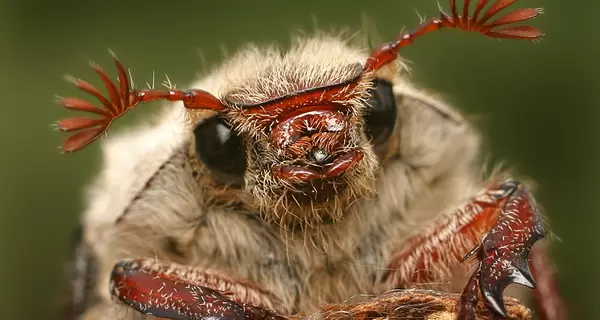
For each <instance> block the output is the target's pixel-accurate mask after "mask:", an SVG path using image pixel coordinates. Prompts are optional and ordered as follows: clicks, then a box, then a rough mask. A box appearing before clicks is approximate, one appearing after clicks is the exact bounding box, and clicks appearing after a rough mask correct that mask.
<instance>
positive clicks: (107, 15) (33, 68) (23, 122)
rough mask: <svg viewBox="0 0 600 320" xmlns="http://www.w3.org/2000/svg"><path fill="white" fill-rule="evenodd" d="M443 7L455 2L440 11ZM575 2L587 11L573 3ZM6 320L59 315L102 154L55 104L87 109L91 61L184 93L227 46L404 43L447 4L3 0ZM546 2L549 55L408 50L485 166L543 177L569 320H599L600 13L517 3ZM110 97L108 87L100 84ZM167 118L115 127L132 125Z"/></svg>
mask: <svg viewBox="0 0 600 320" xmlns="http://www.w3.org/2000/svg"><path fill="white" fill-rule="evenodd" d="M440 2H441V3H442V4H443V5H444V7H447V5H446V3H444V2H446V0H441V1H440ZM576 2H577V3H578V4H575V3H576ZM0 3H1V4H2V7H1V8H0V41H1V42H0V48H1V50H0V53H1V54H2V59H0V66H1V69H0V70H1V74H0V84H1V86H0V88H1V89H0V90H1V92H2V95H1V96H0V99H2V103H1V108H2V109H1V110H2V118H1V123H2V124H1V125H0V133H1V135H0V141H1V150H2V151H1V152H2V155H1V157H0V178H1V180H0V181H2V184H0V205H1V211H0V214H1V216H0V274H1V275H2V281H1V282H0V283H1V285H0V310H2V312H1V315H0V318H2V319H19V320H23V319H54V317H53V316H51V315H49V311H50V310H51V308H52V305H53V304H54V303H56V302H57V301H58V296H57V294H56V291H57V290H58V289H59V288H60V287H61V286H62V285H63V279H62V278H61V276H62V274H61V272H62V270H61V268H62V263H63V259H64V258H65V256H66V254H67V251H68V247H69V246H68V242H69V241H68V240H69V237H70V232H71V229H72V228H73V227H74V226H75V225H76V223H77V219H78V215H79V214H80V212H81V210H82V207H83V202H82V192H81V190H82V186H83V185H84V184H85V183H86V182H87V181H89V180H90V179H91V178H92V176H93V175H94V174H95V173H96V172H97V170H98V169H99V165H100V161H99V160H100V159H101V157H100V153H99V145H98V144H95V145H93V146H92V147H90V148H87V149H86V150H84V151H82V152H80V153H77V154H73V155H61V154H60V151H59V149H57V147H58V146H59V145H60V143H61V141H62V139H63V138H65V135H63V134H60V133H59V132H55V131H53V130H52V129H51V127H50V124H51V123H52V122H53V121H55V120H57V119H59V118H61V117H64V116H66V115H68V114H69V112H68V111H66V110H63V109H62V108H61V107H59V106H58V105H57V104H55V103H54V102H53V100H54V95H55V94H57V95H61V96H71V95H75V96H77V97H86V98H87V96H85V95H83V94H82V93H80V92H79V91H77V90H75V89H74V88H73V87H72V86H71V85H70V84H68V83H67V82H65V81H63V78H62V77H63V75H64V74H72V75H76V76H79V77H82V78H84V79H86V80H89V81H90V82H91V83H93V84H98V85H99V84H100V82H99V80H98V79H97V77H96V76H95V74H94V73H93V72H92V71H91V70H90V69H89V68H88V66H87V62H88V60H89V59H93V60H94V61H96V62H98V63H100V64H101V65H105V66H107V68H106V69H107V70H108V71H109V72H110V74H111V75H114V74H115V73H114V69H113V66H112V63H111V59H110V55H109V53H108V48H111V49H112V50H114V51H115V52H116V53H117V54H118V55H119V57H120V59H121V60H122V61H123V62H124V63H125V65H126V66H127V67H129V68H131V70H132V73H133V75H134V78H135V80H136V82H137V83H138V84H139V85H141V84H143V83H144V82H145V81H151V80H152V71H153V70H155V71H156V74H157V79H158V80H162V79H164V77H163V76H162V75H163V74H165V73H167V74H168V75H169V77H170V79H171V80H172V81H173V82H175V83H176V84H178V87H185V86H186V83H189V81H191V80H192V79H193V77H194V76H195V75H196V74H197V73H198V72H200V71H202V70H203V68H204V65H203V60H202V58H201V55H200V52H202V54H203V56H204V58H205V60H206V62H208V64H209V65H210V64H216V63H218V62H219V61H220V60H221V58H222V51H221V49H222V47H224V48H226V49H227V50H228V51H230V52H231V51H233V50H235V49H237V48H238V47H239V46H240V44H242V43H243V42H246V41H254V42H256V43H262V44H267V43H271V42H272V41H277V42H281V43H282V44H284V45H286V44H288V39H289V34H290V31H292V30H296V29H304V30H309V31H310V30H312V29H313V25H314V22H313V17H316V19H317V21H318V24H319V27H321V28H326V29H329V28H331V27H337V29H339V28H343V27H347V28H348V29H349V30H350V31H356V30H358V29H359V28H360V25H361V21H362V18H363V14H364V15H367V16H368V17H369V18H370V19H371V20H372V21H374V22H375V23H376V26H377V29H378V32H379V35H380V36H381V37H382V38H384V39H392V38H394V37H395V36H396V35H397V33H398V32H399V31H400V30H401V29H402V28H403V27H406V28H412V27H413V26H415V25H416V24H418V22H419V18H418V15H417V13H416V12H415V10H418V12H419V13H421V14H422V15H423V14H425V15H427V16H429V17H430V16H433V15H435V14H436V12H437V1H436V0H377V1H364V0H363V1H361V0H345V1H324V0H305V1H289V2H287V1H272V2H267V1H263V2H258V1H237V2H233V1H221V2H218V1H187V2H186V1H178V0H171V1H153V0H146V1H137V0H135V1H132V0H130V1H115V0H104V1H81V0H78V1H75V0H53V1H48V0H30V1H25V0H22V1H21V0H18V1H16V0H12V1H11V0H0ZM517 6H535V7H538V6H542V7H544V8H545V15H543V16H542V17H541V18H539V19H536V20H535V21H534V22H533V23H534V24H535V25H536V26H539V27H540V28H542V29H543V30H544V32H546V34H547V36H546V37H545V38H544V39H543V40H542V41H541V42H540V43H537V44H534V43H531V42H527V41H510V40H506V41H495V40H492V39H488V38H485V37H481V36H477V35H475V34H467V33H465V32H457V31H444V32H439V33H437V34H431V35H429V36H427V37H425V38H422V39H419V40H418V41H417V42H416V43H415V45H413V46H410V47H407V48H406V49H404V50H403V51H402V54H403V56H404V57H405V58H407V59H409V60H410V61H412V67H413V76H414V78H415V81H418V82H419V84H420V85H422V86H426V87H428V88H431V89H435V90H436V91H439V92H441V93H443V94H445V95H446V97H447V99H448V100H449V101H451V102H452V103H454V104H455V105H456V106H458V107H459V108H461V110H463V111H464V112H466V113H468V114H472V115H477V116H479V126H480V127H481V128H482V130H483V133H484V134H485V142H486V145H487V148H488V152H489V154H490V155H491V156H492V157H493V159H495V160H503V161H505V162H506V163H507V164H508V165H510V166H514V167H516V168H517V169H518V171H519V172H521V173H524V174H526V175H527V176H529V177H531V178H533V179H534V180H536V181H537V182H538V184H539V189H538V197H539V202H541V203H542V204H543V205H544V207H545V208H546V209H547V211H548V214H549V216H550V218H551V220H552V223H553V227H554V231H555V232H556V234H557V235H558V236H559V237H560V240H561V241H555V242H554V245H555V246H554V248H553V254H554V256H555V258H556V261H557V265H558V268H559V272H560V273H559V278H560V284H561V287H562V289H563V292H564V296H565V298H566V299H567V300H568V303H569V305H570V308H571V318H572V319H600V311H599V310H600V309H599V308H598V307H593V305H594V304H595V303H597V302H598V301H600V300H599V299H598V297H599V296H600V295H598V293H597V290H598V288H600V286H599V285H598V284H599V280H598V279H599V277H598V271H599V270H600V263H599V260H600V254H599V251H600V250H599V249H598V246H597V240H596V239H597V234H598V233H600V230H598V227H599V223H598V217H597V212H598V209H599V205H598V198H597V197H598V196H599V195H598V188H597V186H598V184H597V181H598V178H599V174H598V170H597V169H596V165H597V164H598V160H599V159H598V158H599V157H598V154H599V153H598V149H599V148H600V146H599V145H598V142H597V141H598V140H597V134H598V133H599V131H600V130H599V129H598V128H597V125H598V124H599V123H600V122H599V120H600V109H599V102H600V98H599V93H600V83H599V80H598V79H599V76H600V63H599V62H598V58H599V57H600V36H598V33H595V32H593V31H592V30H596V29H597V12H599V10H600V2H597V1H591V0H590V1H583V0H580V1H573V0H571V1H564V0H521V1H519V2H518V4H517ZM100 88H103V87H102V86H100ZM155 110H156V109H155V107H148V108H141V109H139V110H137V111H136V112H135V113H134V114H132V115H128V116H127V117H126V119H124V120H123V121H121V122H119V123H118V124H117V127H120V128H122V127H123V126H126V125H128V124H131V123H132V122H135V121H138V120H141V118H143V117H144V116H146V115H147V114H148V112H152V111H155Z"/></svg>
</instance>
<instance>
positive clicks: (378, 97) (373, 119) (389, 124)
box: [365, 79, 397, 146]
mask: <svg viewBox="0 0 600 320" xmlns="http://www.w3.org/2000/svg"><path fill="white" fill-rule="evenodd" d="M373 84H374V89H373V92H371V98H370V99H369V101H368V102H367V104H368V105H369V106H368V107H367V111H366V112H365V125H366V128H365V131H366V134H367V137H368V138H369V139H370V140H371V142H372V143H373V144H374V145H375V146H378V145H381V144H383V143H385V142H386V141H387V139H388V138H389V137H390V136H391V135H392V132H393V131H394V127H395V125H396V113H397V110H396V97H395V96H394V92H393V89H392V88H393V85H392V83H391V82H389V81H387V80H383V79H376V80H374V83H373Z"/></svg>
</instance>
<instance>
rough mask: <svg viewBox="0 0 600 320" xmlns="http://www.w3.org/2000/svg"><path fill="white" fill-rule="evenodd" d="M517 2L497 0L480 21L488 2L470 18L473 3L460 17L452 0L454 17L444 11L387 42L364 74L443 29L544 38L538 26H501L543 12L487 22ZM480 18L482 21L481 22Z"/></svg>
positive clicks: (532, 11) (479, 4) (524, 11)
mask: <svg viewBox="0 0 600 320" xmlns="http://www.w3.org/2000/svg"><path fill="white" fill-rule="evenodd" d="M516 1H517V0H496V2H494V3H493V4H492V5H491V6H490V7H489V8H488V9H487V11H486V12H485V13H484V14H483V15H482V16H481V18H479V14H480V13H481V10H483V8H484V7H485V6H486V5H487V3H488V2H489V1H488V0H479V1H478V2H477V7H476V8H475V11H474V12H473V16H472V17H469V4H470V2H471V1H470V0H465V1H464V4H463V10H462V11H463V15H462V16H460V15H458V10H457V9H456V0H450V10H451V12H452V16H449V15H448V14H446V13H444V12H443V11H442V12H441V15H440V17H439V18H436V19H431V20H429V21H426V22H424V23H422V24H421V25H420V26H419V27H418V28H417V29H416V30H414V31H412V32H407V33H403V34H402V35H400V37H399V38H398V40H396V41H395V42H392V43H386V44H384V45H382V46H381V47H379V48H377V49H375V50H374V51H373V52H372V53H371V56H370V57H369V59H368V60H367V62H366V65H365V71H374V70H377V69H379V68H381V67H382V66H384V65H386V64H388V63H390V62H392V61H394V60H396V57H397V53H398V50H400V48H402V47H404V46H406V45H409V44H411V43H412V42H413V41H414V40H415V39H416V38H418V37H420V36H422V35H424V34H426V33H429V32H432V31H437V30H440V29H442V28H459V29H462V30H465V31H470V32H478V33H481V34H483V35H484V36H488V37H492V38H499V39H500V38H506V39H521V40H535V39H539V38H541V37H542V36H543V35H544V34H543V33H542V32H541V31H539V30H538V29H537V28H535V27H531V26H510V27H501V26H505V25H507V24H512V23H515V22H521V21H525V20H529V19H532V18H535V17H536V16H537V15H539V14H541V13H542V10H541V9H533V8H526V9H518V10H515V11H512V12H509V13H507V14H505V15H503V16H501V17H500V18H497V19H496V20H494V21H492V22H490V23H486V22H487V21H488V20H490V18H492V17H493V16H495V15H496V14H497V13H498V12H500V11H502V10H503V9H505V8H506V7H508V6H510V5H511V4H513V3H515V2H516ZM478 19H479V20H478Z"/></svg>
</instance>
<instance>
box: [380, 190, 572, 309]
mask: <svg viewBox="0 0 600 320" xmlns="http://www.w3.org/2000/svg"><path fill="white" fill-rule="evenodd" d="M542 220H543V219H542V215H541V213H540V212H539V210H538V208H537V205H536V203H535V200H534V198H533V196H532V195H531V194H530V193H529V192H528V191H527V190H526V189H525V187H524V185H523V184H522V183H520V182H518V181H515V180H513V179H506V180H503V181H499V182H494V183H493V184H492V185H491V186H490V187H488V188H485V189H484V190H482V191H481V192H479V193H478V194H477V195H476V196H475V197H473V198H472V199H471V200H469V201H468V202H466V203H465V204H463V205H461V206H459V207H458V209H457V210H455V211H453V212H451V213H449V214H446V215H444V216H443V217H442V218H441V219H440V220H438V221H437V223H435V224H434V226H433V227H432V228H431V229H429V230H427V231H426V232H420V233H417V234H415V235H414V236H412V237H411V238H409V239H408V241H405V242H404V243H405V244H404V245H403V246H401V247H400V250H399V251H398V252H396V253H395V254H394V255H393V259H392V262H391V264H390V268H389V270H390V271H389V272H388V273H387V274H386V275H385V278H384V279H385V281H387V282H388V283H389V284H390V285H392V286H401V287H404V286H410V285H412V284H416V283H426V282H430V281H432V280H435V279H436V278H437V277H438V274H436V273H433V271H440V270H441V271H449V270H451V269H452V268H454V267H456V266H458V265H459V263H461V262H462V261H465V260H467V259H470V258H477V259H478V260H479V264H478V266H477V269H476V271H475V272H474V273H473V275H472V277H471V278H470V280H469V282H468V284H467V285H466V286H465V288H464V290H463V294H462V297H461V302H460V305H459V310H460V316H459V319H474V310H475V307H476V304H477V302H478V300H479V295H481V296H482V297H483V301H484V303H485V304H486V305H487V306H488V307H489V308H490V309H491V310H493V311H494V312H495V313H496V315H498V316H505V314H506V310H505V307H504V304H503V302H502V293H503V291H504V289H505V288H506V287H507V286H508V285H510V284H512V283H517V284H522V285H525V286H528V287H530V288H535V286H536V283H535V280H534V276H533V275H532V273H531V271H530V269H529V264H528V257H529V252H530V249H531V248H532V246H533V244H534V243H535V242H536V241H537V240H539V239H541V238H543V237H544V225H543V221H542ZM481 239H483V240H481ZM471 248H474V249H472V250H471V251H469V249H471ZM468 251H469V253H468V254H467V255H466V256H464V253H465V252H468ZM429 270H431V271H429ZM534 271H536V272H538V271H541V272H544V271H545V272H546V273H547V272H548V270H547V269H542V270H538V269H534ZM541 280H543V281H546V280H549V279H547V277H546V276H544V277H542V279H541ZM538 292H539V291H538ZM555 296H556V295H555ZM544 299H545V297H544V298H543V299H541V300H540V301H543V300H544ZM544 308H545V309H546V310H545V313H554V314H564V312H559V311H556V310H558V309H562V304H554V305H552V306H550V305H548V304H545V305H543V306H542V309H544ZM548 309H555V310H554V311H552V310H548ZM550 319H563V318H550Z"/></svg>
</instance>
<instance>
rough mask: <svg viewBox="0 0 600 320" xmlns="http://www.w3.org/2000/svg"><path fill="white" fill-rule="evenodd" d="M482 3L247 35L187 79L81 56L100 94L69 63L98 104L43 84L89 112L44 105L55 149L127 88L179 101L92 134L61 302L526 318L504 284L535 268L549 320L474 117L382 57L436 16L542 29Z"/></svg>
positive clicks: (202, 312)
mask: <svg viewBox="0 0 600 320" xmlns="http://www.w3.org/2000/svg"><path fill="white" fill-rule="evenodd" d="M487 2H488V1H487V0H479V1H478V2H477V4H476V8H475V11H474V12H473V14H472V15H471V16H469V1H468V0H466V1H465V2H464V7H463V9H462V12H461V14H462V15H459V12H458V9H457V8H456V5H455V1H454V0H451V1H450V5H451V13H450V14H444V13H442V15H441V16H440V18H437V19H433V20H430V21H428V22H425V23H423V24H422V25H421V26H420V27H419V28H417V29H416V30H415V31H413V32H409V33H405V34H402V35H401V36H400V37H399V38H398V40H396V41H394V42H391V43H388V44H385V45H382V46H380V47H379V48H377V49H376V50H375V51H373V52H372V53H370V55H369V54H365V52H364V50H363V48H362V47H354V46H352V45H350V44H349V43H347V42H346V41H342V40H340V39H339V38H337V37H329V36H326V35H318V36H315V37H312V38H303V39H299V40H298V41H297V42H296V43H295V44H294V45H293V46H292V48H291V49H289V50H288V51H286V52H280V51H278V50H277V49H274V48H267V49H260V48H255V47H248V48H246V49H245V50H242V51H241V52H239V53H238V54H237V55H236V56H234V57H233V58H231V59H230V60H228V61H226V62H225V63H224V64H223V65H222V66H221V67H219V68H217V69H215V70H214V71H213V72H212V73H211V74H209V75H207V76H205V77H203V78H201V79H200V80H198V82H196V83H194V84H193V87H194V88H201V89H193V90H189V91H181V90H177V89H175V88H169V89H168V90H156V89H153V88H151V89H148V90H139V89H134V88H132V87H131V84H130V82H129V81H128V78H127V75H126V71H125V68H124V67H123V66H122V65H121V63H120V62H119V61H118V60H117V59H116V58H115V63H116V66H117V69H118V84H113V82H112V81H111V80H110V79H109V77H108V76H107V75H106V73H105V72H104V71H103V70H102V69H101V68H100V67H99V66H96V65H93V67H94V69H95V70H96V71H97V73H98V74H99V75H100V77H101V78H102V80H103V82H104V83H105V84H106V86H107V89H108V92H109V96H108V97H104V96H103V95H102V94H101V93H100V92H99V91H98V90H97V89H95V88H94V87H93V86H91V85H90V84H88V83H86V82H84V81H83V80H80V79H75V80H73V81H74V84H75V85H76V86H77V87H78V88H80V89H82V90H83V91H86V92H88V93H90V94H92V95H93V96H95V97H96V98H97V99H99V101H100V103H101V104H102V105H103V106H104V108H98V107H96V106H94V105H92V104H90V103H89V102H87V101H84V100H81V99H77V98H63V99H61V102H62V104H63V105H64V106H65V107H67V108H71V109H75V110H79V111H85V112H91V113H94V114H97V115H99V117H98V118H82V117H76V118H69V119H64V120H62V121H59V122H58V128H60V129H61V130H63V131H79V132H78V133H76V134H74V135H72V136H71V137H69V138H68V139H67V141H66V142H65V144H64V146H63V149H64V151H66V152H73V151H76V150H79V149H81V148H83V147H85V146H86V145H88V144H89V143H91V142H93V141H94V140H96V139H97V138H98V137H100V136H101V135H102V134H104V133H105V132H106V131H107V129H108V128H109V126H110V124H111V123H112V121H114V120H115V119H116V118H118V117H119V116H121V115H122V114H124V113H125V112H127V111H128V110H129V109H131V108H134V107H135V106H137V105H138V104H140V103H144V102H149V101H154V100H161V99H165V100H168V101H177V102H178V103H176V104H171V105H169V106H168V107H167V108H166V109H165V110H164V111H163V112H162V113H161V114H160V116H159V117H158V120H157V121H155V122H154V123H153V124H151V125H150V124H149V125H146V126H141V127H137V128H135V129H134V130H131V131H129V132H127V133H122V134H120V135H118V136H115V137H113V138H111V139H110V140H108V141H107V142H106V143H105V145H104V155H105V158H104V166H105V168H104V171H103V172H102V173H101V174H100V176H99V177H98V179H97V180H96V181H95V182H94V184H93V185H92V186H91V188H90V192H89V206H88V209H87V212H86V214H85V216H84V219H83V228H82V229H81V232H80V238H79V242H78V245H77V247H76V254H75V257H74V262H73V264H72V268H71V272H72V273H71V274H70V276H71V277H72V280H73V281H72V286H71V290H70V294H71V298H70V306H69V313H68V315H67V317H68V318H69V319H75V318H77V319H86V320H88V319H89V320H115V319H124V318H126V319H132V318H134V317H135V316H140V315H146V316H147V317H149V318H153V317H162V318H170V319H200V318H203V319H204V318H207V319H214V318H219V319H221V318H223V319H263V318H264V319H284V318H301V317H309V316H312V317H317V318H321V317H322V318H327V319H338V318H344V319H345V318H386V317H390V318H394V319H405V318H410V319H430V320H432V319H450V318H452V317H453V316H457V317H458V318H459V319H474V318H475V317H481V318H490V319H491V318H494V319H497V318H501V317H508V318H511V319H528V318H530V317H531V311H530V310H529V309H528V308H526V307H525V306H523V305H522V304H521V303H520V302H519V301H518V300H516V299H512V298H503V297H502V294H503V292H504V289H505V288H506V287H507V286H508V285H509V284H511V283H519V284H522V285H525V286H529V287H532V288H533V287H536V281H537V287H536V288H535V290H534V292H535V297H536V298H537V299H536V301H537V310H538V311H537V312H538V313H539V315H540V318H542V319H547V320H550V319H565V318H566V313H565V309H564V306H563V304H562V302H561V300H560V297H559V295H558V292H557V290H556V287H555V286H556V284H555V282H554V279H553V274H552V268H551V266H550V263H549V262H548V259H547V256H546V253H545V251H544V247H543V246H539V245H537V246H535V247H534V248H533V250H531V256H530V249H532V246H533V245H534V243H535V242H536V241H537V240H539V239H541V238H542V237H543V236H544V224H543V222H542V216H541V214H540V212H539V210H538V208H537V206H536V204H535V200H534V199H533V197H532V195H531V193H530V192H529V191H527V189H526V187H525V186H524V184H523V183H521V182H519V181H517V180H514V179H512V178H508V177H506V176H503V175H499V174H498V175H492V176H491V177H485V176H484V175H483V174H482V173H481V171H482V170H481V168H482V166H481V165H480V164H479V163H478V161H477V157H478V151H479V149H480V145H479V135H478V133H477V132H476V131H475V130H474V129H473V128H472V127H471V125H470V124H469V123H468V122H467V121H466V120H465V118H464V117H463V116H462V115H460V114H459V113H458V112H457V111H456V110H455V109H454V108H452V107H450V106H448V105H446V104H445V103H444V102H442V101H440V100H438V99H437V98H434V97H432V96H430V95H428V94H426V93H424V92H423V91H422V90H419V89H417V88H415V87H414V86H412V85H411V83H410V82H409V81H408V79H407V78H406V76H405V73H404V72H403V71H404V69H403V66H402V64H401V63H400V62H399V61H398V60H399V59H398V58H397V52H398V50H400V48H402V47H404V46H406V45H408V44H410V43H412V41H413V40H414V39H415V38H417V37H420V36H422V35H424V34H426V33H428V32H432V31H436V30H439V29H443V28H459V29H463V30H467V31H471V32H478V33H481V34H483V35H486V36H489V37H492V38H511V39H531V40H535V39H538V38H540V37H541V36H542V34H541V32H539V31H538V30H537V29H536V28H534V27H530V26H505V25H507V24H512V23H515V22H520V21H524V20H528V19H531V18H534V17H535V16H537V15H538V14H539V13H540V10H539V9H519V10H515V11H512V12H510V13H508V14H506V15H503V16H501V17H500V18H497V19H495V20H492V17H494V16H495V15H496V14H497V13H498V12H500V11H501V10H503V9H505V8H506V7H508V6H509V5H511V4H512V3H514V0H496V1H495V2H493V3H492V4H491V5H490V6H489V7H488V9H485V8H484V7H486V5H487ZM463 257H464V259H463ZM529 258H531V259H529ZM463 260H466V261H469V262H476V263H472V264H470V265H469V264H466V263H465V264H461V262H462V261H463ZM529 260H530V263H528V261H529ZM465 265H466V266H470V267H472V270H473V272H472V275H471V276H470V277H469V278H468V279H467V280H466V281H467V284H466V285H465V284H464V282H462V283H461V280H463V279H462V278H461V277H460V276H457V274H458V275H460V274H461V272H462V273H464V271H465V270H466V269H465ZM530 266H531V267H532V268H531V270H530ZM457 270H458V273H457ZM534 278H535V280H534ZM456 285H460V286H462V287H463V288H464V289H463V290H462V293H460V294H459V293H451V292H452V288H455V286H456ZM415 287H418V288H420V289H411V288H415ZM392 289H403V290H392ZM425 289H436V290H437V291H433V290H425ZM351 298H353V299H356V301H355V302H354V303H348V299H351ZM123 303H124V304H126V305H128V306H129V307H131V308H132V309H128V310H129V312H120V311H122V310H123V309H122V308H118V306H119V305H121V306H122V304H123ZM129 307H128V308H129ZM133 309H135V310H137V311H133Z"/></svg>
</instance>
